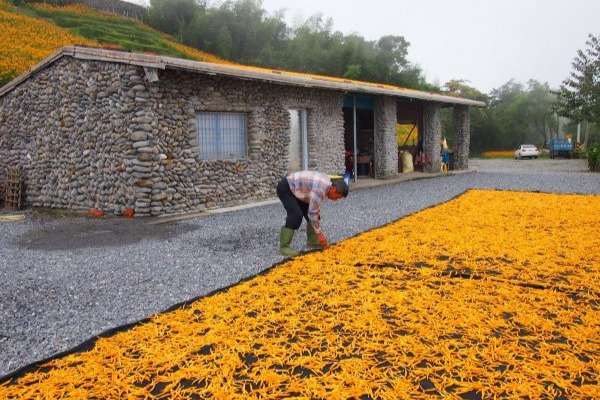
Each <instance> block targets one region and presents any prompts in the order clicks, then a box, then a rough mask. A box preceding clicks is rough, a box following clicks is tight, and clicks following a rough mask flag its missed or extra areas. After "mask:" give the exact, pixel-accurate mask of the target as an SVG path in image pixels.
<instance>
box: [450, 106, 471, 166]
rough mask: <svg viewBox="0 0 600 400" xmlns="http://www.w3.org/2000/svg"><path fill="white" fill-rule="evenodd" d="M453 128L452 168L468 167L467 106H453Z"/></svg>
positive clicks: (468, 134) (468, 128)
mask: <svg viewBox="0 0 600 400" xmlns="http://www.w3.org/2000/svg"><path fill="white" fill-rule="evenodd" d="M454 129H455V130H456V152H455V156H454V169H468V168H469V145H470V142H471V115H470V113H469V107H467V106H455V107H454Z"/></svg>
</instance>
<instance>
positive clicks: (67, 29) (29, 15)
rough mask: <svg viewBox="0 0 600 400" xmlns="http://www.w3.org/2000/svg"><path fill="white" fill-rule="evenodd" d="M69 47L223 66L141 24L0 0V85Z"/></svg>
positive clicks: (78, 8)
mask: <svg viewBox="0 0 600 400" xmlns="http://www.w3.org/2000/svg"><path fill="white" fill-rule="evenodd" d="M69 45H83V46H92V47H108V48H116V49H124V50H131V51H142V52H143V51H149V52H153V53H157V54H165V55H170V56H174V57H184V58H188V59H192V60H197V61H210V62H219V63H228V62H227V61H224V60H221V59H219V58H218V57H216V56H214V55H211V54H208V53H205V52H203V51H201V50H198V49H194V48H191V47H188V46H185V45H183V44H181V43H178V42H177V41H176V40H175V39H174V38H172V37H170V36H168V35H166V34H164V33H161V32H158V31H156V30H154V29H152V28H150V27H148V26H146V25H144V24H142V23H141V22H138V21H135V20H132V19H128V18H124V17H120V16H116V15H111V14H108V13H103V12H100V11H97V10H94V9H91V8H89V7H87V6H84V5H75V4H72V5H66V6H61V7H58V6H52V5H49V4H44V3H39V4H33V5H32V6H30V7H29V8H26V9H21V8H17V7H15V6H13V5H11V4H10V3H8V2H7V1H6V0H0V46H1V48H2V51H0V85H1V84H3V83H6V82H7V81H8V80H10V79H12V78H14V77H15V76H18V75H20V74H22V73H23V72H26V71H27V70H29V69H30V68H31V67H33V66H34V65H35V64H37V63H38V62H40V61H41V60H42V59H44V58H45V57H47V56H49V55H50V54H52V53H53V52H54V51H56V50H58V49H60V48H61V47H63V46H69Z"/></svg>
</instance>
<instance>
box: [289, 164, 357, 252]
mask: <svg viewBox="0 0 600 400" xmlns="http://www.w3.org/2000/svg"><path fill="white" fill-rule="evenodd" d="M277 196H278V197H279V200H281V203H282V204H283V207H284V208H285V211H286V212H287V217H286V219H285V226H284V227H283V228H281V233H280V234H279V251H280V253H281V254H282V255H283V256H286V257H294V256H297V255H298V254H299V253H298V252H297V251H296V250H294V249H292V248H291V247H290V243H292V239H293V238H294V233H295V232H296V231H297V230H298V229H299V228H300V225H302V218H303V217H304V219H306V223H307V227H306V238H307V243H308V247H309V248H313V249H315V248H316V249H319V248H321V249H325V248H327V246H328V243H327V238H326V237H325V235H324V234H323V231H322V230H321V222H320V220H321V216H320V212H321V204H322V203H323V201H324V200H325V198H328V199H330V200H333V201H336V200H339V199H341V198H345V197H347V196H348V185H347V184H346V182H345V181H344V180H343V179H342V178H330V177H329V176H328V175H325V174H323V173H320V172H317V171H300V172H294V173H291V174H289V175H287V176H286V177H284V178H283V179H282V180H281V181H280V182H279V184H278V185H277Z"/></svg>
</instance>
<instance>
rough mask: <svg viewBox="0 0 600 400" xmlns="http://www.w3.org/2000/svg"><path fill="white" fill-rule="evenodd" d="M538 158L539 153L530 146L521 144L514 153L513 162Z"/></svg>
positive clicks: (535, 148)
mask: <svg viewBox="0 0 600 400" xmlns="http://www.w3.org/2000/svg"><path fill="white" fill-rule="evenodd" d="M539 156H540V151H539V150H538V148H537V147H535V146H534V145H532V144H522V145H521V146H520V147H519V148H518V149H517V150H516V151H515V160H520V159H522V158H538V157H539Z"/></svg>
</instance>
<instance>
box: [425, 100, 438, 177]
mask: <svg viewBox="0 0 600 400" xmlns="http://www.w3.org/2000/svg"><path fill="white" fill-rule="evenodd" d="M441 109H442V107H441V105H440V104H438V103H426V104H425V105H424V106H423V153H424V154H425V158H426V160H425V165H424V168H423V170H424V172H434V173H435V172H440V171H441V168H442V157H441V150H442V121H441Z"/></svg>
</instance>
